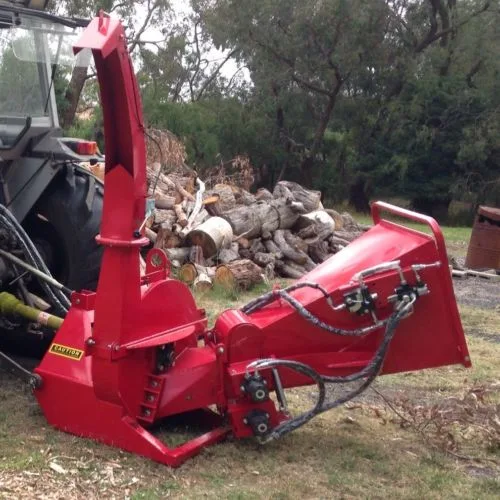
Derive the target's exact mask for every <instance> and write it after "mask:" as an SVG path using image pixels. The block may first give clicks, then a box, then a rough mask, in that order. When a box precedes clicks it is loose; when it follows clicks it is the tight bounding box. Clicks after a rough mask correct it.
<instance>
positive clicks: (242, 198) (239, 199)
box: [233, 188, 257, 205]
mask: <svg viewBox="0 0 500 500" xmlns="http://www.w3.org/2000/svg"><path fill="white" fill-rule="evenodd" d="M233 193H234V199H235V200H236V203H237V204H238V205H253V204H254V203H255V202H256V201H257V200H256V198H255V196H254V195H253V194H251V193H249V192H248V191H246V190H245V189H242V188H237V189H236V190H234V189H233Z"/></svg>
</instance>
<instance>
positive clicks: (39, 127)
mask: <svg viewBox="0 0 500 500" xmlns="http://www.w3.org/2000/svg"><path fill="white" fill-rule="evenodd" d="M30 3H33V2H26V4H27V5H28V4H30ZM37 3H43V2H35V4H37ZM85 24H86V23H85V22H84V21H79V20H74V19H67V18H61V17H58V16H55V15H52V14H49V13H47V12H45V11H43V10H37V9H32V8H29V7H28V6H23V5H20V4H19V3H17V2H16V3H13V2H3V1H0V156H1V157H2V159H6V158H7V159H10V158H15V157H18V156H19V154H20V153H21V151H23V150H24V147H25V145H26V144H27V141H29V140H30V139H32V138H33V137H40V136H41V135H43V134H44V133H45V132H47V131H50V130H54V129H58V128H59V120H58V115H57V107H56V93H57V92H63V91H64V89H65V88H66V86H67V84H68V82H69V79H70V77H71V69H72V67H74V66H75V64H76V65H82V66H86V65H87V64H88V61H89V57H88V54H85V53H83V54H80V55H79V56H78V57H77V58H75V57H74V55H73V51H72V44H73V43H74V42H75V40H76V37H77V36H78V35H79V28H80V27H81V26H84V25H85ZM18 145H19V146H21V147H20V148H17V146H18ZM13 149H15V150H16V151H15V152H14V151H12V150H13Z"/></svg>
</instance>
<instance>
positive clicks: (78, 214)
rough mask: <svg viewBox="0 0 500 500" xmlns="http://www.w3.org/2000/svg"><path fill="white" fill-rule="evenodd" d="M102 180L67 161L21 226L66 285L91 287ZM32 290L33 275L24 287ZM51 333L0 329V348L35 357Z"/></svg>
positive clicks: (95, 276) (96, 266)
mask: <svg viewBox="0 0 500 500" xmlns="http://www.w3.org/2000/svg"><path fill="white" fill-rule="evenodd" d="M103 194H104V191H103V185H102V183H101V182H100V181H99V179H97V178H96V177H94V176H93V175H92V174H91V173H90V172H88V171H86V170H84V169H82V168H81V167H78V166H76V165H71V166H67V167H65V170H64V171H63V172H61V174H60V175H59V176H58V177H56V178H55V179H54V181H53V182H52V183H51V184H50V185H49V187H48V188H47V189H46V190H45V192H44V193H43V195H42V196H41V197H40V198H39V200H38V201H37V202H36V204H35V206H34V207H33V209H32V210H31V212H30V214H29V215H28V217H26V219H25V221H24V223H23V226H24V229H25V230H26V232H27V233H28V236H29V237H30V238H31V240H32V241H33V243H34V244H35V246H36V247H37V249H38V250H39V252H40V254H41V256H42V258H43V259H44V261H45V263H46V265H47V267H48V268H49V270H50V271H51V273H52V275H53V276H54V277H55V278H56V279H57V280H58V281H60V282H61V283H63V284H64V285H66V286H67V287H68V288H70V289H71V290H76V291H78V290H82V289H86V290H95V288H96V287H97V280H98V277H99V268H100V265H101V259H102V247H100V246H99V245H98V244H97V242H96V241H95V237H96V235H97V234H98V233H99V227H100V223H101V215H102V203H103ZM32 287H34V289H33V291H34V292H35V293H39V294H40V295H41V296H43V291H42V290H41V289H37V282H36V280H31V283H30V288H32ZM53 336H54V332H53V331H51V330H49V329H43V330H42V331H40V332H39V334H36V335H33V334H32V333H29V332H27V331H26V326H25V325H19V327H14V329H13V330H4V329H3V328H2V329H1V330H0V350H2V351H7V352H9V353H10V354H11V355H20V356H23V357H29V358H32V357H34V358H41V357H42V356H43V354H44V353H45V352H46V350H47V349H48V346H49V345H50V343H51V341H52V338H53Z"/></svg>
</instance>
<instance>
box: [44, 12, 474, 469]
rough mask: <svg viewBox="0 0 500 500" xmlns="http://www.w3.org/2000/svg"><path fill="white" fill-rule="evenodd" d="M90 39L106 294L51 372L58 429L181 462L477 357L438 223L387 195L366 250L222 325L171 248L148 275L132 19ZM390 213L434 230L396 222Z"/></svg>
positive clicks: (67, 326) (57, 351)
mask: <svg viewBox="0 0 500 500" xmlns="http://www.w3.org/2000/svg"><path fill="white" fill-rule="evenodd" d="M84 48H89V49H91V50H92V52H93V54H94V58H95V62H96V69H97V74H98V78H99V83H100V88H101V99H102V107H103V113H104V126H105V139H106V170H105V185H106V190H105V195H104V211H103V221H102V226H101V233H100V235H99V237H98V241H99V242H100V243H101V245H103V247H104V257H103V263H102V268H101V274H100V278H99V284H98V288H97V292H96V293H91V292H86V291H82V292H80V293H74V294H73V295H72V306H71V309H70V311H69V313H68V315H67V316H66V318H65V320H64V323H63V324H62V326H61V328H60V329H59V330H58V332H57V334H56V336H55V338H54V341H53V343H52V345H51V346H50V348H49V350H48V352H47V354H46V355H45V357H44V359H43V360H42V362H41V364H40V366H39V367H38V369H37V370H36V374H37V377H38V379H37V380H38V383H37V384H36V385H37V387H36V389H35V394H36V397H37V399H38V401H39V403H40V405H41V407H42V409H43V412H44V414H45V416H46V418H47V420H48V421H49V422H50V423H51V424H52V425H54V426H56V427H58V428H60V429H62V430H65V431H67V432H70V433H73V434H76V435H79V436H84V437H89V438H93V439H97V440H99V441H102V442H104V443H107V444H110V445H113V446H117V447H120V448H122V449H124V450H128V451H130V452H133V453H137V454H140V455H144V456H147V457H150V458H152V459H153V460H157V461H159V462H162V463H165V464H168V465H171V466H178V465H180V464H181V463H182V462H183V461H184V460H186V459H187V458H189V457H191V456H193V455H194V454H196V453H197V452H198V451H199V450H200V449H201V448H202V447H204V446H206V445H209V444H212V443H214V442H216V441H219V440H221V439H222V438H224V437H225V436H226V435H227V434H228V433H232V434H233V435H234V436H236V437H247V436H255V437H257V438H258V439H259V440H261V441H263V442H265V441H269V440H272V439H275V438H278V437H280V436H282V435H284V434H286V433H288V432H290V431H292V430H294V429H297V428H298V427H300V426H301V425H303V424H305V423H306V422H307V421H309V420H310V419H311V418H313V417H314V416H316V415H318V414H319V413H322V412H324V411H326V410H329V409H332V408H334V407H336V406H339V405H340V404H342V403H344V402H346V401H348V400H349V399H352V398H353V397H355V396H356V395H358V394H360V393H361V392H362V391H363V390H365V389H366V388H367V387H368V386H369V385H370V384H371V382H372V381H373V380H374V379H375V377H376V376H378V375H380V374H384V373H395V372H401V371H408V370H419V369H424V368H432V367H437V366H443V365H448V364H457V363H459V364H463V365H464V366H470V359H469V355H468V351H467V346H466V343H465V339H464V334H463V331H462V326H461V323H460V318H459V315H458V311H457V307H456V303H455V299H454V295H453V289H452V283H451V277H450V273H449V270H448V262H447V256H446V251H445V246H444V240H443V236H442V234H441V231H440V229H439V227H438V225H437V223H436V222H435V221H434V220H433V219H431V218H428V217H425V216H422V215H418V214H415V213H413V212H408V211H406V210H402V209H399V208H397V207H393V206H390V205H386V204H383V203H375V204H374V205H373V216H374V222H375V226H374V227H373V228H372V229H370V230H369V231H367V232H366V233H365V234H364V235H363V236H361V237H360V238H358V239H357V240H356V241H355V242H353V243H352V244H351V245H349V246H348V247H346V248H345V249H344V250H342V251H341V252H340V253H338V254H336V255H335V256H333V257H332V258H330V259H329V260H328V261H326V262H324V263H323V264H322V265H320V266H318V267H317V268H315V269H314V270H313V271H312V272H310V273H309V274H307V275H306V276H304V277H303V278H302V279H300V280H299V281H297V282H295V283H294V284H292V285H290V286H289V287H287V288H283V289H280V288H276V289H274V290H272V291H271V292H269V293H267V294H264V295H263V296H261V297H259V298H257V299H255V300H253V301H252V302H250V303H249V304H247V305H246V306H244V307H242V308H241V309H238V310H228V311H225V312H224V313H223V314H221V315H220V316H219V318H218V319H217V321H216V323H215V326H214V327H213V328H208V327H207V319H206V317H205V313H204V311H203V310H201V309H199V308H197V306H196V304H195V302H194V299H193V297H192V295H191V293H190V291H189V289H188V288H187V287H186V286H185V285H184V284H182V283H180V282H178V281H176V280H174V279H172V278H170V276H169V263H168V259H167V258H166V256H165V254H164V253H163V252H162V251H160V250H152V251H150V253H149V254H148V256H147V258H146V272H145V274H144V275H141V274H140V271H139V255H140V253H139V252H140V248H141V247H142V246H144V245H145V244H146V240H145V238H144V237H143V235H142V230H143V229H142V228H143V221H144V220H145V218H146V216H147V209H146V207H147V200H146V176H145V172H146V165H145V153H144V125H143V119H142V109H141V105H140V97H139V93H138V90H137V84H136V81H135V77H134V71H133V67H132V64H131V61H130V57H129V55H128V53H127V49H126V44H125V36H124V31H123V28H122V26H121V24H120V23H119V22H118V21H116V20H114V19H112V18H109V17H108V16H107V15H105V14H100V16H99V17H98V18H96V19H95V20H94V21H92V23H91V24H90V25H89V27H88V28H87V30H86V31H85V33H84V34H83V36H82V38H81V40H80V42H79V44H78V47H77V49H76V50H81V49H84ZM381 211H385V212H392V213H394V214H396V215H399V216H401V217H403V218H406V219H411V220H413V221H416V222H420V223H422V224H425V225H427V226H428V227H429V228H430V230H431V234H425V233H422V232H418V231H415V230H413V229H408V228H405V227H403V226H401V225H398V224H395V223H392V222H389V221H387V220H382V219H381V218H380V212H381ZM346 382H352V383H353V384H350V385H349V387H352V386H353V385H356V384H357V386H356V388H354V389H350V392H345V391H343V392H342V395H341V396H339V397H338V399H336V400H332V399H328V398H326V387H327V386H328V385H329V384H340V383H346ZM307 384H316V385H317V386H318V398H317V401H316V403H315V404H314V406H313V407H312V408H311V409H310V410H309V411H307V412H305V413H303V414H301V415H298V416H296V417H292V416H290V414H289V412H288V408H287V402H286V389H287V388H290V387H295V386H300V385H307ZM273 393H274V394H273ZM271 396H272V397H271ZM274 396H275V397H274ZM193 411H197V415H198V418H199V419H200V420H201V421H203V423H204V424H206V425H208V426H209V427H210V429H209V430H208V432H206V433H205V434H202V435H201V436H199V437H197V438H195V439H193V440H191V441H188V442H186V443H185V444H183V445H181V446H179V447H177V448H169V447H168V446H166V445H165V444H164V443H163V442H161V441H160V440H159V439H157V438H156V437H155V436H154V435H153V434H152V432H150V430H151V427H152V426H153V425H154V424H156V423H158V422H159V421H160V420H161V419H163V418H164V417H167V416H172V415H181V414H185V413H187V412H193Z"/></svg>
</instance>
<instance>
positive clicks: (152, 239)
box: [144, 227, 158, 243]
mask: <svg viewBox="0 0 500 500" xmlns="http://www.w3.org/2000/svg"><path fill="white" fill-rule="evenodd" d="M144 234H145V235H146V238H147V239H148V240H149V241H150V242H151V243H155V241H156V238H157V236H158V235H157V234H156V233H155V232H154V231H153V230H152V229H149V227H146V228H145V229H144Z"/></svg>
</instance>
